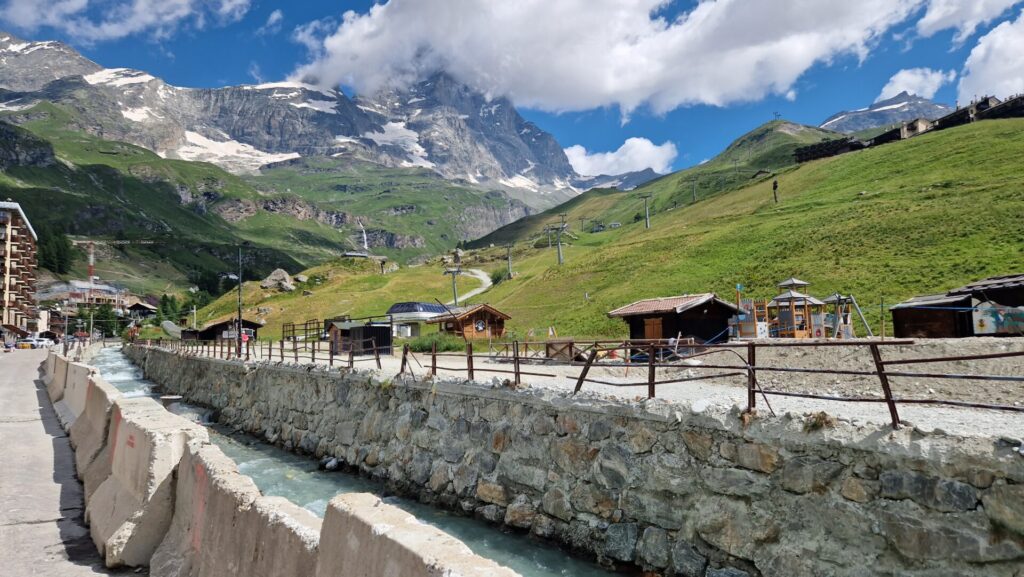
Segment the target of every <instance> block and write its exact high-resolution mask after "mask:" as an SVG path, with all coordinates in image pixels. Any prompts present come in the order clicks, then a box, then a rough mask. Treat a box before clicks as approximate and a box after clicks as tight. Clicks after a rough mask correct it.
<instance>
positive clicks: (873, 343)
mask: <svg viewBox="0 0 1024 577" xmlns="http://www.w3.org/2000/svg"><path fill="white" fill-rule="evenodd" d="M150 344H155V345H156V346H158V347H161V348H164V349H168V350H171V351H173V352H176V353H178V354H181V355H185V356H202V357H208V358H218V359H229V360H230V359H240V360H244V361H282V362H285V361H289V362H294V363H300V362H309V363H322V364H326V365H328V366H332V367H333V366H340V367H347V368H348V369H354V368H356V366H357V365H356V363H360V362H368V363H374V364H375V365H376V368H377V369H378V370H380V369H382V366H383V365H382V362H381V357H382V355H384V356H389V357H391V356H394V355H392V348H391V344H390V343H387V344H386V346H378V344H377V343H376V341H375V340H374V339H362V340H349V339H347V340H343V341H298V340H294V339H293V340H290V341H286V340H281V341H277V342H272V341H252V340H250V341H247V342H244V343H242V346H241V347H239V346H238V343H237V342H236V341H225V340H220V341H160V340H158V341H156V342H151V343H150ZM912 344H914V341H912V340H862V341H812V342H799V341H785V342H730V343H723V344H700V343H697V342H694V341H693V340H692V339H680V340H676V339H671V340H610V341H600V340H598V341H587V342H586V343H585V344H583V343H576V342H573V341H544V342H527V341H512V342H508V343H500V344H497V345H494V344H490V345H488V346H487V348H486V349H484V350H482V351H477V350H475V349H474V343H473V342H471V341H469V342H466V344H465V348H464V350H461V351H447V352H442V351H438V350H437V344H436V343H434V344H433V345H432V347H431V350H430V351H428V352H426V353H424V354H425V355H426V358H425V359H424V360H423V361H421V360H420V359H419V358H418V357H417V356H416V354H415V353H413V351H411V350H410V348H409V345H408V344H405V345H404V346H403V347H402V349H401V353H400V354H401V365H400V369H399V373H398V374H399V375H402V374H407V373H408V374H412V373H413V368H412V367H413V363H416V364H417V365H419V366H420V367H422V369H423V370H425V371H426V372H427V374H428V375H429V376H430V377H432V378H433V377H436V376H437V375H438V372H439V371H444V372H450V373H458V374H465V376H466V378H467V379H468V380H470V381H472V380H476V378H477V377H478V376H480V375H486V374H498V375H507V376H508V381H509V383H510V384H514V385H520V384H522V382H523V377H543V378H553V379H562V378H564V379H570V380H572V381H574V383H575V385H574V387H573V393H574V394H576V393H579V392H580V391H582V390H583V389H584V387H585V386H586V385H587V384H592V385H603V386H610V387H621V388H630V387H644V388H646V392H647V397H648V398H655V397H656V396H657V392H658V389H659V388H661V387H665V386H669V385H677V384H683V383H691V384H699V383H703V382H708V381H714V380H718V379H729V378H742V377H745V378H746V392H747V394H746V412H748V413H749V412H753V411H755V410H757V409H758V407H759V403H763V404H764V406H765V408H767V409H768V411H769V412H771V413H772V414H774V411H773V410H772V407H771V404H770V401H769V397H771V396H778V397H797V398H804V399H817V400H823V401H836V402H844V403H879V404H885V405H886V408H887V409H888V413H889V415H888V416H889V420H890V422H891V424H892V427H893V428H894V429H899V427H900V416H899V406H900V405H945V406H953V407H968V408H977V409H990V410H998V411H1012V412H1018V413H1024V407H1020V406H1012V405H1001V404H994V403H978V402H968V401H963V400H958V399H952V398H945V399H943V398H916V397H897V396H896V395H895V394H894V393H893V388H892V380H893V379H949V380H959V381H999V382H1009V383H1024V374H1010V375H994V374H968V373H959V372H958V373H949V372H939V371H927V370H926V369H925V370H911V369H907V368H902V369H894V368H893V367H899V366H906V365H934V364H943V363H960V362H972V363H983V362H984V361H987V360H994V359H1005V358H1014V357H1024V351H1010V352H997V353H988V354H973V355H957V356H944V357H911V358H891V357H890V358H887V356H888V355H883V352H882V351H883V350H885V349H887V348H891V347H893V346H899V345H912ZM781 347H785V348H818V347H845V348H849V349H859V350H860V351H866V352H867V353H868V354H869V355H870V360H871V366H872V367H873V370H850V369H837V368H833V369H825V368H813V367H799V366H766V365H761V364H758V361H757V357H758V354H757V353H758V350H759V349H760V350H764V349H774V348H781ZM713 356H714V357H715V358H716V359H720V358H722V357H725V360H723V361H717V360H716V362H713V363H709V362H707V361H708V360H710V359H709V358H710V357H713ZM698 359H700V360H699V362H695V361H698ZM554 366H560V367H575V368H578V369H579V370H578V372H576V373H575V374H571V375H566V374H564V371H563V372H562V373H561V374H559V373H558V372H544V368H545V367H554ZM535 367H536V368H535ZM596 368H600V369H615V368H624V369H625V372H626V375H627V378H628V374H629V369H630V368H638V369H642V370H644V372H645V373H646V374H645V375H644V378H643V380H636V381H614V380H606V379H599V378H595V377H593V376H591V375H592V372H593V370H594V369H596ZM679 369H686V370H685V371H682V375H680V371H679ZM694 372H699V373H700V374H696V375H694V374H692V373H694ZM766 373H782V374H787V373H788V374H794V373H796V374H815V375H825V376H839V377H860V378H863V377H873V378H876V379H878V386H879V390H880V391H881V395H880V396H879V397H873V396H856V397H846V396H839V395H836V394H820V393H813V392H794V391H785V390H779V389H770V388H765V387H764V386H762V385H761V383H760V381H759V379H758V376H759V375H762V374H766ZM414 376H415V375H414ZM659 376H660V377H661V378H659Z"/></svg>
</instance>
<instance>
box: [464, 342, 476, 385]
mask: <svg viewBox="0 0 1024 577" xmlns="http://www.w3.org/2000/svg"><path fill="white" fill-rule="evenodd" d="M466 374H467V376H468V377H469V380H471V381H472V380H474V379H473V343H471V342H466Z"/></svg>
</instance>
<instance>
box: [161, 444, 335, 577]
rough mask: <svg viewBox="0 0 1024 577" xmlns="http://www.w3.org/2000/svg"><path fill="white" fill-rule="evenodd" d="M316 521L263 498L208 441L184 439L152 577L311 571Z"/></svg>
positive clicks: (273, 576)
mask: <svg viewBox="0 0 1024 577" xmlns="http://www.w3.org/2000/svg"><path fill="white" fill-rule="evenodd" d="M320 526H321V521H320V519H318V518H317V517H316V516H315V515H313V514H312V513H310V512H309V511H307V510H305V509H302V508H300V507H298V506H296V505H295V504H293V503H291V502H289V501H288V500H287V499H283V498H280V497H264V496H261V495H260V492H259V489H257V488H256V485H255V484H254V483H253V481H252V479H250V478H249V477H247V476H245V475H242V474H241V473H239V472H238V468H237V467H236V465H235V463H234V461H232V460H231V459H230V458H228V457H227V456H225V455H224V453H223V452H221V450H220V449H219V448H217V447H215V446H213V445H206V444H202V443H196V442H193V443H190V444H189V445H188V447H187V449H186V452H185V455H184V456H183V457H182V460H181V464H180V466H179V468H178V482H177V491H176V499H175V510H174V520H173V522H172V524H171V527H170V529H169V530H168V532H167V537H166V538H165V539H164V541H163V543H161V544H160V547H159V548H158V549H157V551H156V553H155V554H154V555H153V559H152V562H151V564H150V575H151V576H152V577H199V576H205V575H247V576H253V577H286V576H287V577H291V576H294V577H306V576H309V577H311V576H312V575H313V574H314V572H315V570H316V561H317V545H318V544H319V540H320V538H319V534H320Z"/></svg>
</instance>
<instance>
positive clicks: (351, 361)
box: [348, 341, 356, 371]
mask: <svg viewBox="0 0 1024 577" xmlns="http://www.w3.org/2000/svg"><path fill="white" fill-rule="evenodd" d="M355 368H356V347H355V346H354V345H353V344H352V341H349V343H348V370H350V371H351V370H352V369H355Z"/></svg>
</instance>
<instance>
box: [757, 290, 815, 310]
mask: <svg viewBox="0 0 1024 577" xmlns="http://www.w3.org/2000/svg"><path fill="white" fill-rule="evenodd" d="M790 302H792V303H795V304H799V305H803V304H809V305H823V304H825V303H823V302H821V301H820V300H818V299H816V298H814V297H812V296H811V295H805V294H804V293H802V292H797V291H794V290H788V291H786V292H784V293H782V294H780V295H779V296H777V297H775V298H773V299H772V300H771V302H769V303H768V306H769V307H771V308H776V307H779V306H781V305H782V304H783V303H785V304H786V305H787V306H788V305H789V303H790Z"/></svg>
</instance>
